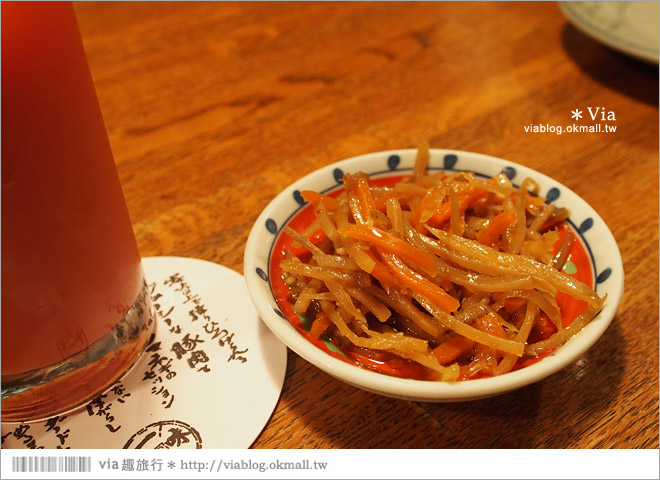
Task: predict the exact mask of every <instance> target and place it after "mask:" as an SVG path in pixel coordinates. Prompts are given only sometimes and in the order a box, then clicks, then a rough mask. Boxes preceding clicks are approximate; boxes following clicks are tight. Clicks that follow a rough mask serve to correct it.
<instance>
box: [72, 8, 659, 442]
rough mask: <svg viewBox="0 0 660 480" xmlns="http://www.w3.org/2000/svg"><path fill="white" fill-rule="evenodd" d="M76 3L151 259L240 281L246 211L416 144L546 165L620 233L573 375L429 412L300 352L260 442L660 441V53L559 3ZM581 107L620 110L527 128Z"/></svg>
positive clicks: (250, 216) (251, 216) (248, 222)
mask: <svg viewBox="0 0 660 480" xmlns="http://www.w3.org/2000/svg"><path fill="white" fill-rule="evenodd" d="M76 12H77V15H78V19H79V24H80V29H81V33H82V35H83V40H84V43H85V47H86V49H87V52H88V56H89V62H90V67H91V70H92V74H93V77H94V80H95V83H96V86H97V92H98V97H99V101H100V103H101V108H102V110H103V113H104V117H105V120H106V126H107V129H108V133H109V136H110V142H111V144H112V147H113V151H114V155H115V159H116V162H117V166H118V170H119V174H120V177H121V181H122V184H123V188H124V192H125V196H126V201H127V203H128V208H129V211H130V214H131V218H132V221H133V224H134V229H135V232H136V235H137V239H138V242H139V246H140V249H141V253H142V255H143V256H154V255H178V256H187V257H196V258H201V259H204V260H209V261H212V262H217V263H220V264H223V265H226V266H228V267H230V268H232V269H234V270H236V271H237V272H242V269H243V252H244V245H245V241H246V239H247V236H248V233H249V231H250V229H251V227H252V224H253V222H254V221H255V219H256V217H257V216H258V214H259V213H260V212H261V210H262V209H263V208H264V207H265V206H266V204H267V203H268V202H269V201H270V200H271V199H272V198H273V197H275V196H276V195H277V194H278V193H279V192H280V191H281V190H282V189H283V188H284V187H286V186H287V185H289V184H290V183H291V182H292V181H294V180H295V179H297V178H299V177H301V176H303V175H304V174H307V173H309V172H311V171H313V170H315V169H317V168H319V167H321V166H324V165H327V164H329V163H332V162H334V161H337V160H340V159H343V158H346V157H350V156H354V155H357V154H362V153H368V152H372V151H379V150H386V149H394V148H410V147H414V146H416V145H417V142H418V141H419V140H420V139H428V140H429V142H430V144H431V146H432V147H436V148H449V149H460V150H468V151H474V152H480V153H485V154H489V155H493V156H498V157H502V158H506V159H509V160H511V161H514V162H518V163H522V164H524V165H527V166H529V167H531V168H534V169H536V170H538V171H540V172H542V173H544V174H546V175H549V176H551V177H553V178H554V179H556V180H558V181H559V182H561V183H563V184H564V185H566V186H568V187H569V188H571V189H572V190H574V191H575V192H577V193H578V194H579V195H580V196H581V197H582V198H584V199H585V200H586V201H587V202H588V203H589V204H591V205H592V206H593V207H594V208H595V210H596V211H597V212H598V213H599V214H600V215H601V216H602V217H603V219H604V220H605V222H606V223H607V225H608V226H609V228H610V229H611V230H612V232H613V234H614V237H615V238H616V240H617V242H618V245H619V248H620V250H621V254H622V256H623V263H624V267H625V273H626V280H625V282H626V288H625V295H624V297H623V301H622V303H621V305H620V308H619V310H618V313H617V315H616V317H615V318H614V321H613V323H612V325H611V326H610V328H609V329H608V330H607V332H606V333H605V335H604V336H603V337H602V338H601V339H600V340H599V341H598V343H597V344H596V345H595V346H594V347H593V348H592V349H591V350H590V351H589V352H588V353H587V354H586V355H585V356H583V357H582V358H580V359H579V360H578V361H577V362H575V363H574V364H572V365H570V366H569V367H567V368H565V369H564V370H562V371H561V372H559V373H556V374H554V375H553V376H551V377H549V378H548V379H546V380H544V381H542V382H539V383H537V384H534V385H531V386H528V387H526V388H523V389H520V390H517V391H515V392H512V393H509V394H506V395H502V396H498V397H495V398H491V399H486V400H480V401H474V402H461V403H452V404H427V403H417V402H409V401H402V400H393V399H390V398H385V397H382V396H377V395H374V394H371V393H367V392H365V391H361V390H358V389H356V388H354V387H351V386H349V385H347V384H344V383H342V382H340V381H338V380H335V379H333V378H332V377H330V376H328V375H326V374H325V373H323V372H321V371H320V370H318V369H317V368H315V367H313V366H311V365H310V364H308V363H307V362H306V361H304V360H302V359H301V358H300V357H298V356H297V355H295V354H293V353H291V352H289V357H288V368H287V374H286V379H285V382H284V389H283V391H282V395H281V398H280V400H279V402H278V404H277V407H276V409H275V412H274V413H273V416H272V418H271V419H270V421H269V423H268V424H267V425H266V427H265V428H264V430H263V432H262V433H261V435H260V436H259V437H258V438H257V440H256V441H255V442H254V444H253V447H254V448H473V447H478V448H612V447H616V448H658V67H657V65H650V64H646V63H643V62H640V61H637V60H634V59H632V58H628V57H626V56H623V55H621V54H618V53H616V52H614V51H612V50H610V49H609V48H606V47H604V46H602V45H601V44H599V43H597V42H595V41H594V40H592V39H591V38H589V37H587V36H585V35H584V34H582V33H581V32H580V31H578V30H577V29H575V28H574V27H572V26H571V25H570V24H569V23H568V22H567V20H566V19H565V18H564V17H563V15H562V14H561V12H560V10H559V8H558V6H557V4H556V3H554V2H548V3H545V2H540V3H537V2H534V3H505V2H495V3H471V2H456V3H451V2H450V3H443V2H438V3H436V2H429V3H398V2H384V3H380V2H357V3H333V2H321V3H305V2H300V3H299V2H296V3H279V2H264V3H214V2H209V3H207V2H204V3H188V2H182V3H177V2H175V3H153V2H147V3H140V2H136V3H133V2H126V3H105V2H103V3H79V4H76ZM589 106H591V107H601V108H603V109H605V110H606V111H608V112H609V111H612V112H614V113H615V116H616V121H615V122H610V123H611V124H614V125H616V126H617V130H616V132H615V133H604V132H603V133H563V134H561V135H557V134H556V133H526V132H525V131H524V126H525V125H530V124H549V125H563V126H566V125H572V124H573V123H574V120H573V119H572V118H571V111H572V110H575V109H580V110H583V111H584V115H587V112H586V110H587V107H589ZM583 120H584V119H583ZM582 123H583V124H587V122H584V121H582Z"/></svg>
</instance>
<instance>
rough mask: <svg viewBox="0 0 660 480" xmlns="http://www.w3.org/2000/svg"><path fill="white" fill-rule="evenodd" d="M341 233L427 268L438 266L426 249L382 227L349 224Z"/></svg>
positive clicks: (431, 269) (431, 268)
mask: <svg viewBox="0 0 660 480" xmlns="http://www.w3.org/2000/svg"><path fill="white" fill-rule="evenodd" d="M339 233H340V234H341V235H344V236H346V237H350V238H354V239H356V240H362V241H364V242H368V243H370V244H371V245H375V246H377V247H379V248H382V249H383V250H386V251H388V252H389V253H393V254H395V255H398V256H399V257H402V258H405V259H406V260H410V261H411V262H414V263H416V264H417V265H419V266H420V267H422V268H424V269H425V270H430V271H433V270H434V269H435V268H436V264H435V260H434V259H433V257H432V256H431V255H429V254H428V253H426V252H425V251H423V250H421V249H419V248H416V247H414V246H413V245H411V244H409V243H408V242H406V241H405V240H403V239H401V238H399V237H397V236H396V235H393V234H391V233H389V232H386V231H384V230H381V229H380V228H376V227H370V226H368V225H357V224H356V225H349V226H347V227H345V228H342V229H340V230H339Z"/></svg>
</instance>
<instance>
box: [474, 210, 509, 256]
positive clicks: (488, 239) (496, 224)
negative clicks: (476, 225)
mask: <svg viewBox="0 0 660 480" xmlns="http://www.w3.org/2000/svg"><path fill="white" fill-rule="evenodd" d="M515 221H516V214H515V213H513V212H512V211H511V210H504V211H503V212H500V213H498V214H497V215H496V216H495V217H494V218H492V219H491V220H490V221H489V222H488V225H486V227H485V228H483V229H481V230H479V231H478V232H477V241H478V242H479V243H481V244H482V245H488V246H489V247H492V246H493V245H494V244H495V242H496V241H497V239H498V238H499V236H500V235H501V234H502V232H504V230H506V229H507V227H508V226H509V225H511V224H512V223H513V222H515Z"/></svg>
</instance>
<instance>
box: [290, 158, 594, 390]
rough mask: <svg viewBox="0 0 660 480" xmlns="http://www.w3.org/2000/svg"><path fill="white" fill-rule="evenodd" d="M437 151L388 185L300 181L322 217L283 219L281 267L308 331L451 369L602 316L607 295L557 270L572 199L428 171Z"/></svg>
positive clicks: (500, 367) (500, 365)
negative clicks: (564, 204)
mask: <svg viewBox="0 0 660 480" xmlns="http://www.w3.org/2000/svg"><path fill="white" fill-rule="evenodd" d="M428 158H429V153H428V150H426V149H420V150H419V151H418V153H417V158H416V161H415V166H414V169H413V174H412V175H411V176H407V177H401V178H400V179H399V180H398V181H397V182H396V183H394V184H392V185H391V186H378V185H374V184H373V182H372V180H371V179H370V178H369V176H368V175H366V174H364V173H359V172H358V173H352V174H346V175H344V177H343V183H344V187H345V188H344V190H343V191H342V193H341V194H340V195H337V196H331V195H327V194H321V193H317V192H314V191H303V192H302V193H301V195H302V197H303V198H304V199H305V200H306V201H307V202H309V203H310V204H311V205H312V206H313V208H314V213H315V219H314V221H313V222H312V223H311V224H310V225H309V226H307V228H305V229H304V230H303V231H300V232H299V231H295V230H294V229H292V228H291V227H288V226H287V227H285V228H284V232H285V234H286V235H288V236H290V237H291V238H292V239H293V243H292V244H291V247H290V248H289V249H288V251H287V253H286V255H285V256H284V258H283V259H282V260H281V262H280V265H279V266H280V267H281V270H282V279H283V281H284V284H285V285H286V286H287V287H288V292H289V301H290V302H291V303H292V305H293V310H294V311H295V312H296V313H297V314H300V315H305V316H306V318H307V319H309V320H310V321H311V329H310V331H309V336H310V337H311V338H313V339H318V338H319V337H322V336H323V338H328V339H331V340H332V342H334V343H335V344H336V345H337V346H339V347H340V348H342V349H343V350H345V351H346V352H349V354H353V355H356V356H361V357H362V358H365V357H366V358H370V359H372V360H374V361H382V362H390V363H392V362H394V363H395V364H396V362H399V363H400V364H401V365H407V366H408V367H411V366H414V368H413V369H410V368H408V369H407V371H410V372H416V373H415V374H414V375H413V374H411V376H413V377H415V378H423V379H426V380H442V381H456V380H468V379H473V378H483V377H488V376H495V375H501V374H504V373H506V372H509V371H511V370H514V369H517V368H520V367H521V366H524V365H526V364H528V363H530V362H533V361H535V360H536V359H538V358H539V357H541V356H543V355H545V354H548V353H549V352H552V351H554V350H555V349H556V348H558V347H560V346H561V345H562V344H563V343H564V342H566V340H568V339H569V338H570V337H571V336H572V335H574V334H575V333H576V332H578V331H579V330H580V329H582V328H583V327H584V326H585V325H586V324H587V323H588V322H589V321H591V320H592V319H593V318H594V317H595V316H596V314H597V313H598V312H599V311H600V309H601V307H602V305H603V301H604V298H601V297H599V296H598V295H597V294H596V293H595V292H594V291H593V289H592V288H591V287H589V286H588V285H586V284H585V283H582V282H580V281H579V280H577V279H575V278H573V277H571V276H569V275H567V274H566V273H564V272H563V271H562V270H563V267H564V264H565V262H566V260H567V257H568V255H569V253H570V252H571V248H572V244H573V243H574V241H575V240H576V239H575V236H574V235H573V234H572V233H571V230H570V229H569V228H562V226H563V220H565V219H566V218H568V212H567V211H566V210H565V209H564V208H556V207H555V206H554V205H553V204H552V203H548V202H546V199H545V198H543V197H540V196H539V195H538V191H539V187H538V185H537V184H536V183H535V182H534V180H532V179H526V180H524V181H523V182H522V184H521V185H520V186H519V187H515V186H514V185H513V184H512V183H511V182H510V180H509V179H508V177H506V175H504V174H500V175H498V176H496V177H493V178H490V179H487V180H484V179H481V178H478V177H476V176H475V175H474V174H473V173H467V172H456V173H450V172H437V173H429V172H428V171H427V165H428ZM562 298H570V299H571V301H572V302H573V303H572V304H571V305H572V306H573V307H575V305H577V306H578V308H577V309H576V308H572V313H571V314H570V315H567V314H566V312H562V307H561V305H562ZM564 303H566V302H564ZM401 371H406V369H401ZM403 376H406V375H405V374H404V375H403Z"/></svg>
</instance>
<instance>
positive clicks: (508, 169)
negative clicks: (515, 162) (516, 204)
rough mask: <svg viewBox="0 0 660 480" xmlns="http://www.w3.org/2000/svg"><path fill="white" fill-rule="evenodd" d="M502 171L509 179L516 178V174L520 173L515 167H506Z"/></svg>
mask: <svg viewBox="0 0 660 480" xmlns="http://www.w3.org/2000/svg"><path fill="white" fill-rule="evenodd" d="M502 173H503V174H504V175H506V178H508V179H509V180H513V179H514V178H516V175H518V172H517V171H516V169H515V168H513V167H504V168H503V169H502Z"/></svg>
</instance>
